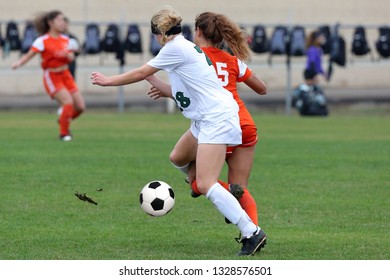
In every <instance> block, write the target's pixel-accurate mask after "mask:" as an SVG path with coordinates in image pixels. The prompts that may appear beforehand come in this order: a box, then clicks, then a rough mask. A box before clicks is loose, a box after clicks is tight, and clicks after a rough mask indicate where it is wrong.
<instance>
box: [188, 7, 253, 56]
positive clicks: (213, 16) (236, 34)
mask: <svg viewBox="0 0 390 280" xmlns="http://www.w3.org/2000/svg"><path fill="white" fill-rule="evenodd" d="M195 27H196V28H199V29H200V30H201V31H202V34H203V37H205V38H206V40H208V41H210V42H211V43H212V44H214V45H216V46H217V45H221V44H222V42H226V43H227V45H228V47H229V48H230V49H231V50H232V52H233V54H234V55H235V56H237V57H238V58H239V59H241V60H248V59H249V54H250V51H249V45H248V42H247V34H246V33H245V32H244V30H242V29H241V28H240V27H239V26H238V25H237V24H236V23H234V22H233V21H232V20H230V19H229V18H228V17H227V16H225V15H222V14H217V13H213V12H204V13H201V14H199V15H197V17H196V18H195Z"/></svg>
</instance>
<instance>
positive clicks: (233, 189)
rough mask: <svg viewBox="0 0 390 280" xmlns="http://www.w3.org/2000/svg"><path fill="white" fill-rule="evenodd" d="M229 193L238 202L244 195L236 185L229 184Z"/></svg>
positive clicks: (241, 189)
mask: <svg viewBox="0 0 390 280" xmlns="http://www.w3.org/2000/svg"><path fill="white" fill-rule="evenodd" d="M229 190H230V193H231V194H232V195H233V196H234V197H235V198H236V199H237V200H240V199H241V197H242V195H243V194H244V189H243V188H242V187H241V186H240V185H237V184H230V185H229Z"/></svg>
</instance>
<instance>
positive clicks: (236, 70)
mask: <svg viewBox="0 0 390 280" xmlns="http://www.w3.org/2000/svg"><path fill="white" fill-rule="evenodd" d="M202 50H203V51H204V52H205V53H206V55H207V56H208V57H209V58H210V60H211V61H212V62H213V65H214V68H215V70H216V72H217V75H218V78H219V79H220V81H221V83H222V86H223V87H224V88H226V89H227V90H229V91H230V92H231V93H232V94H233V97H234V100H236V102H237V104H238V106H239V107H240V111H239V113H238V114H239V117H240V125H241V129H242V145H240V146H241V147H245V146H246V147H250V146H253V145H255V144H256V143H257V128H256V125H255V122H254V121H253V119H252V116H251V115H250V113H249V111H248V110H247V108H246V107H245V104H244V102H243V101H242V100H241V98H240V96H239V95H238V92H237V83H238V82H244V81H245V80H247V79H248V78H249V77H250V76H251V75H252V71H251V70H250V69H249V68H248V67H247V65H246V64H245V63H243V62H242V61H241V60H239V59H238V58H237V57H235V56H233V55H231V54H229V53H227V52H225V51H223V50H220V49H217V48H213V47H207V48H202Z"/></svg>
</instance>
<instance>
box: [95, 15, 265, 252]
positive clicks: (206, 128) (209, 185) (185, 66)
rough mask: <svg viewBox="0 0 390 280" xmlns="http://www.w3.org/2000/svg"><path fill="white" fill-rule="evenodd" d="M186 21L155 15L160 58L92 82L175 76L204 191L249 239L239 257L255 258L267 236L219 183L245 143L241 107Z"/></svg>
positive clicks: (176, 93)
mask: <svg viewBox="0 0 390 280" xmlns="http://www.w3.org/2000/svg"><path fill="white" fill-rule="evenodd" d="M181 21H182V18H181V17H180V16H179V15H178V14H177V13H176V12H175V11H173V10H171V9H164V10H161V11H159V12H157V13H155V14H154V15H153V17H152V20H151V27H152V32H153V34H155V36H156V39H157V41H159V42H160V44H161V45H162V46H163V47H162V49H161V50H160V52H159V53H158V55H157V56H156V57H155V58H153V59H151V60H150V61H149V62H148V63H146V64H145V65H143V66H141V67H139V68H137V69H134V70H131V71H129V72H126V73H124V74H120V75H115V76H111V77H106V76H104V75H103V74H101V73H98V72H93V73H92V74H91V80H92V83H93V84H96V85H100V86H120V85H126V84H131V83H135V82H138V81H142V80H144V79H146V78H148V77H149V76H151V75H153V74H154V73H156V72H157V71H159V70H165V71H167V72H168V73H169V79H170V83H171V89H170V90H171V91H172V93H173V98H174V99H175V101H176V104H177V106H178V107H179V108H180V110H181V111H182V113H183V115H184V116H185V117H187V118H189V119H191V121H192V122H191V132H192V134H193V139H194V141H197V143H198V146H197V150H196V151H194V153H196V180H197V185H198V189H199V191H201V192H202V193H204V194H205V195H206V197H207V198H208V199H209V200H210V201H211V202H212V203H213V204H214V205H215V207H216V208H217V209H218V210H219V212H220V213H221V214H222V215H224V216H225V217H226V218H227V219H228V220H229V221H231V222H232V223H233V224H235V225H236V226H237V227H238V228H239V230H240V232H241V234H242V236H243V237H246V238H247V242H245V243H243V246H242V249H241V251H240V252H239V255H252V254H253V253H254V252H255V251H256V250H257V249H258V247H259V246H261V245H262V243H263V242H264V240H265V234H264V232H263V231H262V230H261V229H260V228H259V227H257V226H256V225H255V224H254V223H253V222H252V221H251V219H250V218H249V217H248V215H247V214H246V213H245V211H244V210H243V209H242V208H241V206H240V204H239V203H238V201H237V200H236V199H235V198H234V196H233V195H232V194H231V193H230V192H228V191H227V190H226V189H224V188H223V187H222V186H221V185H220V184H219V183H218V178H219V175H220V173H221V170H222V167H223V165H224V162H225V153H226V148H227V146H228V145H238V144H241V129H240V124H239V118H238V106H237V103H236V102H235V101H234V99H233V97H232V95H231V93H230V92H229V91H227V90H225V89H224V88H222V86H221V85H220V83H219V81H218V77H217V75H216V73H215V70H214V68H213V65H212V63H211V61H209V59H208V58H207V57H206V56H205V54H204V53H203V52H202V50H201V49H200V48H199V47H197V46H196V45H194V44H193V43H192V42H190V41H188V40H186V39H185V38H184V37H183V36H182V35H181ZM151 80H153V79H151ZM151 80H150V82H152V81H151ZM181 168H182V169H186V168H188V166H183V167H181Z"/></svg>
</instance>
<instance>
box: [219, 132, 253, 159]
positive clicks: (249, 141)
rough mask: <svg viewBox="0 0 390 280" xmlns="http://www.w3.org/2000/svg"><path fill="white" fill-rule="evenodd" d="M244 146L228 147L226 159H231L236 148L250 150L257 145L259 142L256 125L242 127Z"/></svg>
mask: <svg viewBox="0 0 390 280" xmlns="http://www.w3.org/2000/svg"><path fill="white" fill-rule="evenodd" d="M241 130H242V144H241V145H238V146H230V147H227V150H226V157H229V156H230V155H231V154H232V153H233V151H234V149H236V148H248V147H253V146H254V145H256V143H257V141H258V140H259V138H258V136H257V128H256V125H255V124H247V125H241Z"/></svg>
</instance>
